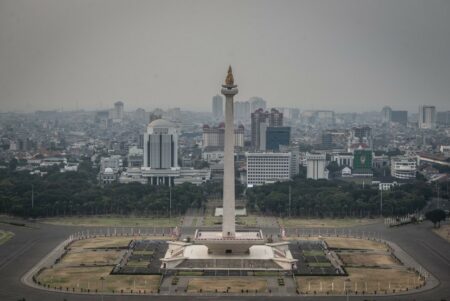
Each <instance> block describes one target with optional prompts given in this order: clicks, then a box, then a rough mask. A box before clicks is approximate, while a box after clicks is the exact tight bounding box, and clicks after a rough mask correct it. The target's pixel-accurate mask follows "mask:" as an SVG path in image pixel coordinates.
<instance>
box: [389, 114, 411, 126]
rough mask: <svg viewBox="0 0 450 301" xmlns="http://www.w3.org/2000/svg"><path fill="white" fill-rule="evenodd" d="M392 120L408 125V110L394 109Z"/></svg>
mask: <svg viewBox="0 0 450 301" xmlns="http://www.w3.org/2000/svg"><path fill="white" fill-rule="evenodd" d="M391 122H396V123H399V124H403V125H405V126H406V125H407V124H408V111H392V112H391Z"/></svg>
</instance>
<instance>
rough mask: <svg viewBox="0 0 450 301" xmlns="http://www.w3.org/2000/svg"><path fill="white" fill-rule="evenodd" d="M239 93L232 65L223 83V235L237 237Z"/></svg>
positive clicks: (224, 236)
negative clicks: (236, 102)
mask: <svg viewBox="0 0 450 301" xmlns="http://www.w3.org/2000/svg"><path fill="white" fill-rule="evenodd" d="M237 93H238V89H237V85H235V84H234V78H233V71H232V69H231V66H230V67H229V68H228V74H227V77H226V79H225V85H222V94H223V95H225V147H224V167H223V220H222V237H223V238H235V236H236V235H235V234H236V226H235V218H236V216H235V196H234V113H233V105H234V104H233V97H234V95H236V94H237Z"/></svg>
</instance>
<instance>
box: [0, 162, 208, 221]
mask: <svg viewBox="0 0 450 301" xmlns="http://www.w3.org/2000/svg"><path fill="white" fill-rule="evenodd" d="M45 171H46V172H47V174H46V175H44V176H42V177H41V176H39V175H30V174H29V172H26V171H22V172H17V171H14V170H12V169H3V170H0V212H1V213H6V214H12V215H18V216H24V217H45V216H57V215H90V214H95V215H96V214H137V215H165V216H167V215H168V214H169V209H170V208H169V207H170V205H171V210H172V214H182V213H184V212H185V211H186V210H187V209H188V208H191V207H201V206H202V205H203V204H204V203H205V201H206V198H207V193H206V192H205V189H204V188H203V187H201V186H196V185H193V184H190V183H184V184H182V185H177V186H175V187H172V188H171V191H169V187H166V186H151V185H142V184H140V183H130V184H119V183H116V184H111V185H107V186H105V187H100V186H99V185H98V183H97V179H96V176H97V170H96V169H95V168H93V167H92V165H91V163H90V161H89V160H86V161H83V162H82V163H81V164H80V166H79V169H78V171H77V172H65V173H60V172H59V167H56V166H55V167H50V168H47V169H46V170H45ZM33 192H34V193H33ZM32 194H33V195H34V197H32ZM170 195H171V196H172V198H171V199H172V201H171V202H170Z"/></svg>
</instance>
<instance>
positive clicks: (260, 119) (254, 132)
mask: <svg viewBox="0 0 450 301" xmlns="http://www.w3.org/2000/svg"><path fill="white" fill-rule="evenodd" d="M281 126H283V113H280V112H279V111H278V110H276V109H271V110H270V112H267V111H264V110H263V109H258V110H256V111H254V112H253V113H252V114H251V139H252V141H251V142H252V148H253V149H254V150H265V147H266V143H265V140H266V129H267V127H281ZM261 140H263V141H261Z"/></svg>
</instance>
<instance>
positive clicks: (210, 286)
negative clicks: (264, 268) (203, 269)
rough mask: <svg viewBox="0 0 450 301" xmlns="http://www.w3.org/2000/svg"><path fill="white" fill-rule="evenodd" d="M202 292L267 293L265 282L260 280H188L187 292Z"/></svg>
mask: <svg viewBox="0 0 450 301" xmlns="http://www.w3.org/2000/svg"><path fill="white" fill-rule="evenodd" d="M200 289H201V290H202V292H215V291H216V290H217V291H218V292H226V291H227V290H228V292H229V293H240V292H241V291H242V290H244V291H247V290H248V291H249V292H255V290H257V291H258V292H259V293H261V292H266V291H267V281H266V280H265V279H260V278H252V279H249V278H242V277H227V278H218V277H215V278H206V277H205V278H193V279H191V280H189V284H188V292H190V293H198V292H199V291H200Z"/></svg>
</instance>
